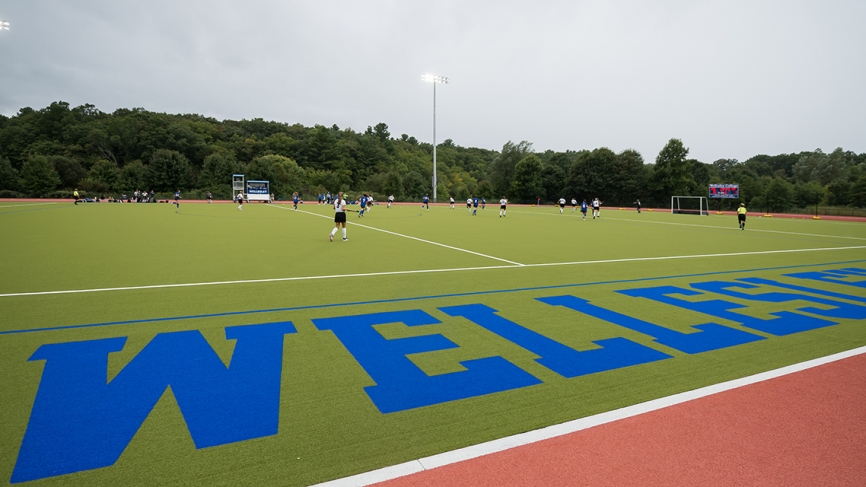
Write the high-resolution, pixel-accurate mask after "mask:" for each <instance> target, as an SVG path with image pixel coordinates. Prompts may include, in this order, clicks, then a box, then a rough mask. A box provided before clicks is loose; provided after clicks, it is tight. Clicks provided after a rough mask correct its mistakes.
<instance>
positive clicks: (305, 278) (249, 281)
mask: <svg viewBox="0 0 866 487" xmlns="http://www.w3.org/2000/svg"><path fill="white" fill-rule="evenodd" d="M855 249H866V245H857V246H853V247H824V248H818V249H791V250H761V251H756V252H732V253H729V254H699V255H667V256H662V257H632V258H628V259H604V260H582V261H574V262H547V263H541V264H523V265H519V266H516V265H493V266H483V267H452V268H447V269H416V270H411V271H386V272H363V273H358V274H331V275H325V276H299V277H272V278H267V279H242V280H237V281H211V282H189V283H180V284H151V285H147V286H127V287H104V288H95V289H67V290H61V291H33V292H23V293H6V294H0V298H10V297H18V296H44V295H50V294H78V293H96V292H106V291H134V290H140V289H168V288H175V287H198V286H217V285H225V284H255V283H264V282H284V281H312V280H317V279H344V278H348V277H373V276H394V275H405V274H431V273H436V272H461V271H482V270H490V269H525V268H532V267H555V266H566V265H585V264H611V263H621V262H643V261H652V260H679V259H702V258H707V257H736V256H740V255H766V254H788V253H794V252H823V251H827V250H855ZM744 272H745V271H744Z"/></svg>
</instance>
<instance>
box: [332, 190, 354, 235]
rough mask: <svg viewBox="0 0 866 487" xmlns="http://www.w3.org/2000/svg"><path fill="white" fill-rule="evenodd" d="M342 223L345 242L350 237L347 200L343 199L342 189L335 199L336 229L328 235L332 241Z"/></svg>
mask: <svg viewBox="0 0 866 487" xmlns="http://www.w3.org/2000/svg"><path fill="white" fill-rule="evenodd" d="M340 225H343V242H348V241H349V238H348V237H347V236H346V200H345V199H343V192H342V191H340V193H339V194H338V195H337V197H336V198H335V199H334V229H333V230H331V235H329V236H328V239H330V241H331V242H333V241H334V235H335V234H336V233H337V230H339V229H340Z"/></svg>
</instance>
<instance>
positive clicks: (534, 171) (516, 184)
mask: <svg viewBox="0 0 866 487" xmlns="http://www.w3.org/2000/svg"><path fill="white" fill-rule="evenodd" d="M541 172H542V165H541V159H539V158H538V156H536V155H535V154H529V155H528V156H526V157H524V158H523V159H521V160H520V162H518V163H517V165H516V166H514V178H513V179H512V181H511V188H510V191H509V196H511V197H512V198H516V199H517V200H519V201H521V202H534V201H535V200H536V198H539V197H541V196H543V192H544V185H543V184H542V178H541Z"/></svg>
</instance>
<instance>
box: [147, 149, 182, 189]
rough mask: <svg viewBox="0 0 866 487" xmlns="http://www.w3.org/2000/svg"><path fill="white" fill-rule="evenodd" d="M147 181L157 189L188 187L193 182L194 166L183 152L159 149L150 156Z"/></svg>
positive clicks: (152, 187)
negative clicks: (192, 166) (191, 165)
mask: <svg viewBox="0 0 866 487" xmlns="http://www.w3.org/2000/svg"><path fill="white" fill-rule="evenodd" d="M147 183H148V186H150V187H151V189H155V190H157V191H175V190H178V189H188V188H189V187H190V186H191V183H192V168H191V167H190V165H189V161H188V160H187V158H186V157H185V156H184V155H183V154H181V153H179V152H177V151H173V150H168V149H157V150H156V151H154V153H153V156H151V158H150V165H149V167H148V174H147Z"/></svg>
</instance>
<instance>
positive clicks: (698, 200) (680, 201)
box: [671, 196, 710, 216]
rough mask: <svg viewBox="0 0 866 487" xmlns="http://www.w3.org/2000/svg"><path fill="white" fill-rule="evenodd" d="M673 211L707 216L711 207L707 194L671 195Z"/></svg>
mask: <svg viewBox="0 0 866 487" xmlns="http://www.w3.org/2000/svg"><path fill="white" fill-rule="evenodd" d="M671 213H672V214H673V213H679V214H684V215H705V216H706V215H709V214H710V208H709V206H708V205H707V198H706V197H705V196H671Z"/></svg>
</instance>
